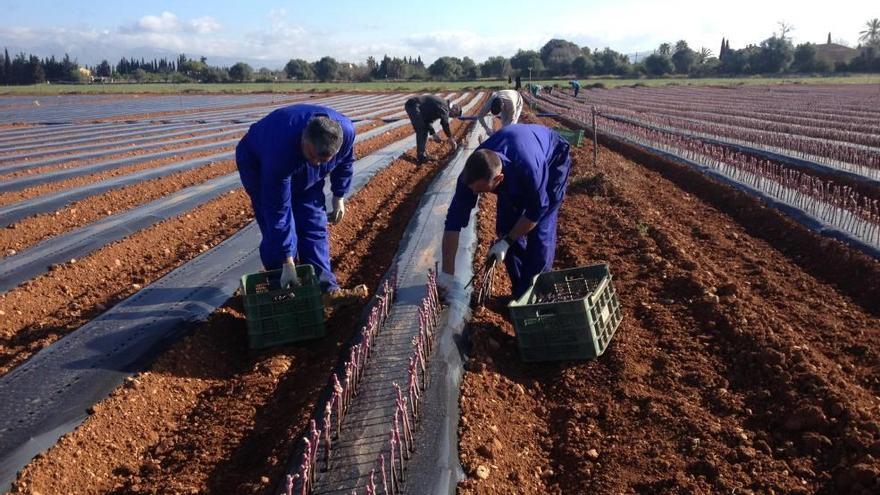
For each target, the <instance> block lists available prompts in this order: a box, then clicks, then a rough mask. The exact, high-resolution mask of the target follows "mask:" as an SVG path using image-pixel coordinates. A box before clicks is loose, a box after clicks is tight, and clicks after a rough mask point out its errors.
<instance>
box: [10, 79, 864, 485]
mask: <svg viewBox="0 0 880 495" xmlns="http://www.w3.org/2000/svg"><path fill="white" fill-rule="evenodd" d="M324 89H327V90H328V91H327V92H320V93H316V92H297V93H290V94H286V93H272V94H234V95H194V94H175V95H124V94H101V95H85V94H83V95H66V96H52V97H41V98H39V99H38V101H39V104H35V103H34V100H35V99H34V97H33V96H6V97H0V227H2V228H0V397H2V398H3V400H0V456H2V457H0V488H2V489H3V490H4V491H5V490H8V491H10V492H11V493H42V494H48V493H118V494H123V493H125V494H129V493H144V494H147V493H266V494H277V493H346V494H347V493H352V490H355V493H359V494H360V493H373V494H379V493H382V494H385V493H413V494H415V493H427V492H428V491H429V490H430V487H437V486H449V487H450V488H449V489H450V490H455V489H456V486H457V490H458V492H459V493H474V494H508V493H529V494H532V493H534V494H545V493H551V494H568V493H825V494H832V493H864V494H869V493H878V491H880V261H878V258H880V256H878V255H880V172H878V171H880V141H878V138H877V136H878V135H880V127H878V126H880V93H878V88H877V86H876V85H872V84H861V85H860V84H852V85H849V84H848V85H821V86H818V85H778V86H750V85H743V86H741V87H726V88H719V87H685V86H672V87H628V88H617V89H606V90H602V89H593V90H584V91H582V92H581V93H580V94H579V95H578V97H577V98H575V97H574V96H573V94H571V92H570V91H568V90H556V91H553V93H552V94H546V95H545V94H542V95H539V96H538V97H531V96H530V95H529V96H528V98H527V101H528V102H529V105H530V108H529V109H527V110H526V111H525V114H524V116H523V119H522V120H523V121H526V122H531V123H540V124H544V125H548V126H553V127H567V128H573V129H574V128H582V129H585V130H586V131H587V134H588V136H587V139H586V142H585V143H584V144H583V145H582V146H579V147H573V148H572V167H573V168H572V172H571V178H570V181H569V188H568V193H567V196H566V200H565V202H564V203H563V206H562V209H561V211H560V216H559V224H558V231H559V246H558V249H557V256H556V261H555V268H566V267H572V266H583V265H588V264H592V263H597V262H607V263H609V264H610V267H611V272H612V274H613V277H614V284H615V286H616V290H617V293H618V295H619V298H620V303H621V305H622V314H623V323H622V324H621V325H620V327H619V328H618V329H617V333H616V335H615V337H614V340H613V341H612V342H611V344H610V346H609V347H608V350H607V351H606V352H605V354H604V355H602V356H601V357H600V358H599V359H597V360H594V361H588V362H578V361H564V362H557V363H543V364H526V363H523V362H522V361H521V359H519V353H518V349H517V340H516V337H515V333H514V330H513V325H512V324H511V321H510V318H509V314H508V308H507V306H506V305H507V303H508V302H509V300H510V298H509V297H506V294H507V293H509V288H510V284H509V280H508V279H507V277H506V273H504V271H503V270H498V271H497V272H496V273H495V275H494V281H493V286H494V293H493V295H492V297H490V298H489V300H488V302H487V303H486V305H485V307H478V306H476V305H472V304H469V301H468V298H469V296H468V295H467V294H464V295H459V297H458V299H455V298H453V299H452V300H451V301H447V303H448V304H447V305H446V306H441V304H440V302H439V300H438V297H437V296H438V294H437V290H436V287H435V285H434V284H435V279H434V272H433V270H434V269H435V260H436V259H437V257H438V251H439V242H440V235H441V230H442V225H443V217H444V216H445V211H446V206H448V202H449V200H450V197H451V194H452V190H453V189H454V187H455V178H456V177H457V174H458V172H459V171H460V170H461V167H462V166H463V163H464V160H465V159H466V158H467V156H468V155H469V153H470V152H471V151H473V149H474V148H475V147H476V146H477V145H478V144H479V142H480V140H481V139H482V138H483V137H484V136H483V134H482V130H481V128H480V126H474V125H473V122H472V120H469V119H462V120H458V121H455V122H454V124H453V126H452V129H453V133H454V134H455V137H456V140H457V141H458V142H459V144H460V148H459V150H458V151H456V152H453V151H451V150H450V149H449V147H447V146H446V144H445V143H442V144H441V143H434V142H429V145H428V148H429V151H430V152H431V153H432V154H433V155H434V157H435V159H434V160H431V161H429V162H428V163H427V164H424V165H422V166H417V165H416V157H415V137H414V135H413V132H412V128H411V126H410V125H409V121H408V119H407V118H406V113H405V112H404V109H403V104H404V102H405V100H406V99H407V98H408V97H409V96H410V95H412V94H413V93H412V92H414V91H416V89H402V90H400V91H396V92H382V91H378V92H371V93H365V92H358V93H354V92H351V91H348V92H346V90H345V89H346V88H324ZM376 89H382V88H376ZM433 91H434V92H436V93H437V94H440V95H442V96H444V97H446V98H448V99H450V100H453V101H456V102H458V103H459V104H461V105H462V106H463V108H464V113H465V115H472V114H473V113H474V112H475V111H476V110H477V109H478V108H480V106H481V105H482V104H483V102H484V101H485V99H486V98H487V97H488V96H489V92H488V91H485V90H474V89H470V90H467V89H461V88H435V89H433ZM299 102H308V103H316V104H324V105H327V106H331V107H333V108H335V109H337V110H339V111H341V112H343V113H345V114H346V115H348V116H349V117H351V118H352V120H353V121H354V123H355V126H356V130H357V138H356V144H355V152H356V155H357V159H358V160H357V162H356V164H355V177H354V180H353V186H352V192H351V196H350V198H348V201H347V210H348V212H347V213H346V216H345V218H344V220H343V221H342V222H341V223H340V224H338V225H333V226H331V227H330V237H331V250H332V252H331V257H332V262H333V267H334V271H335V273H336V275H337V278H338V279H339V282H340V284H341V285H342V286H344V287H352V286H354V285H357V284H365V285H366V286H367V287H368V288H369V290H370V294H371V297H369V298H365V299H362V300H358V301H356V302H355V304H352V305H351V306H347V307H343V308H341V309H338V310H335V311H332V312H328V313H327V314H326V315H325V316H326V328H327V335H326V336H325V337H323V338H321V339H319V340H314V341H310V342H305V343H299V344H294V345H287V346H282V347H274V348H270V349H265V350H259V351H253V350H248V342H247V323H246V318H245V314H244V307H243V302H242V298H241V297H240V295H239V294H238V292H237V291H238V289H239V280H240V278H241V277H242V275H244V274H247V273H255V272H258V271H259V270H260V262H259V256H258V253H257V244H258V240H259V231H258V230H257V229H256V227H255V224H254V222H253V212H252V209H251V205H250V202H249V200H248V197H247V195H246V194H245V193H244V191H243V190H242V188H241V183H240V181H239V178H238V174H237V172H236V167H235V163H234V147H235V144H236V143H237V141H238V139H240V137H241V136H242V135H243V134H244V133H245V132H246V130H247V128H248V126H249V125H250V123H252V122H254V121H255V120H257V119H259V118H260V117H262V116H263V115H265V114H267V113H268V112H270V111H271V110H272V109H274V108H277V107H279V106H282V105H288V104H295V103H299ZM594 110H595V120H596V126H595V128H594V127H593V123H592V122H593V120H592V119H593V115H594ZM593 129H595V130H596V134H595V137H596V143H597V146H596V148H594V146H593V143H592V136H591V133H592V132H593ZM594 152H595V155H594ZM594 156H595V157H596V159H595V161H594ZM494 210H495V199H494V197H493V196H491V195H486V196H485V197H483V198H481V200H480V206H479V212H478V213H476V214H475V216H474V220H475V221H472V222H471V225H470V226H469V229H470V230H469V231H467V232H463V234H462V235H463V236H464V238H465V239H470V241H472V242H464V243H463V244H464V245H465V246H466V248H465V249H463V250H462V251H463V253H460V255H459V256H460V257H461V258H462V259H464V260H465V261H466V263H465V265H472V268H471V266H467V268H468V269H467V272H468V273H467V275H470V273H471V272H472V271H473V272H476V271H477V270H478V269H479V266H480V265H481V264H482V262H483V259H484V257H485V254H486V252H487V250H488V247H489V245H490V243H491V242H492V241H493V240H494V237H495V232H494ZM471 251H472V252H471ZM456 441H457V442H458V449H456V443H455V442H456Z"/></svg>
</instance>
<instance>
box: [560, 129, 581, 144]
mask: <svg viewBox="0 0 880 495" xmlns="http://www.w3.org/2000/svg"><path fill="white" fill-rule="evenodd" d="M553 130H554V131H556V132H557V133H559V135H560V136H562V137H563V138H565V140H566V141H568V144H570V145H572V146H580V145H581V143H583V142H584V130H583V129H566V128H565V127H556V128H554V129H553Z"/></svg>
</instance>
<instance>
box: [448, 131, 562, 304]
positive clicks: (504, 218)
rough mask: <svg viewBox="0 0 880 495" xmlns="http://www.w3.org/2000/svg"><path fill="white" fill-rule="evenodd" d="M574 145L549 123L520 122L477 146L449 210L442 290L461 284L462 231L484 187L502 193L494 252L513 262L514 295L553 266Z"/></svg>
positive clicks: (509, 265) (510, 266) (509, 264)
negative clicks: (457, 262)
mask: <svg viewBox="0 0 880 495" xmlns="http://www.w3.org/2000/svg"><path fill="white" fill-rule="evenodd" d="M568 148H569V146H568V142H567V141H566V140H565V139H563V138H562V137H561V136H560V135H559V134H557V133H556V132H554V131H552V130H550V129H548V128H547V127H544V126H541V125H532V124H514V125H510V126H507V127H504V128H502V129H501V130H499V131H498V132H496V133H495V134H494V135H492V137H491V138H489V139H487V140H486V141H485V142H483V144H482V145H480V146H479V147H478V148H477V150H476V151H474V153H473V154H472V155H471V156H470V157H469V158H468V160H467V162H466V163H465V166H464V170H462V172H461V174H460V175H459V176H458V183H457V185H456V188H455V195H454V196H453V198H452V203H451V204H450V205H449V211H448V212H447V213H446V227H445V232H444V233H443V246H442V258H443V260H442V261H443V268H442V270H441V273H440V274H439V275H438V278H437V282H438V284H439V285H440V286H441V288H442V290H444V291H446V292H449V291H450V290H454V289H455V288H457V287H460V285H459V284H457V283H456V281H455V278H454V274H455V255H456V251H457V250H458V237H459V233H460V231H461V229H462V228H464V227H465V226H467V224H468V220H469V219H470V216H471V210H473V208H474V206H476V204H477V196H478V195H479V194H480V193H494V194H497V195H498V216H497V219H496V222H495V232H496V234H497V235H498V240H497V241H495V243H494V244H493V245H492V247H491V248H490V249H489V257H490V258H492V257H494V258H495V259H496V260H498V261H503V262H504V264H505V265H506V266H507V272H508V273H509V274H510V279H511V281H512V282H513V297H515V298H519V297H520V296H522V294H523V293H525V291H526V290H527V289H528V288H529V286H530V285H531V283H532V279H533V278H534V276H535V275H537V274H539V273H542V272H545V271H547V270H549V269H550V268H551V267H552V266H553V258H554V257H555V255H556V219H557V214H558V212H559V206H560V205H561V204H562V200H563V198H564V197H565V189H566V186H567V184H568V174H569V171H570V169H571V157H570V156H569V153H568Z"/></svg>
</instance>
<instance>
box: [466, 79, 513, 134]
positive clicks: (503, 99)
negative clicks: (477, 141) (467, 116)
mask: <svg viewBox="0 0 880 495" xmlns="http://www.w3.org/2000/svg"><path fill="white" fill-rule="evenodd" d="M522 109H523V100H522V96H520V95H519V92H517V91H514V90H512V89H503V90H501V91H496V92H494V93H492V96H490V97H489V99H488V100H486V103H485V104H484V105H483V108H482V109H480V112H479V113H478V114H477V119H478V120H479V121H480V125H482V126H483V129H486V134H488V135H490V136H491V135H492V133H493V132H495V131H494V130H492V128H491V127H489V126H488V125H486V119H485V117H486V114H487V113H489V112H492V115H494V116H496V117H499V118H500V119H501V127H504V126H508V125H510V124H516V123H517V122H519V116H520V114H521V113H522Z"/></svg>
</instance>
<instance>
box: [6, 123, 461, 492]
mask: <svg viewBox="0 0 880 495" xmlns="http://www.w3.org/2000/svg"><path fill="white" fill-rule="evenodd" d="M465 125H466V124H465V123H456V124H455V125H454V127H455V130H456V133H457V135H458V136H459V137H460V136H461V135H462V134H463V133H464V131H465V129H464V127H465ZM429 150H431V151H432V152H433V153H435V154H437V155H438V156H439V157H440V159H441V160H446V159H448V153H447V152H446V150H447V148H446V146H445V144H444V145H438V144H434V143H430V144H429ZM414 161H415V153H414V150H410V151H409V152H407V154H406V156H404V157H402V158H400V159H398V160H396V161H395V162H393V163H392V164H391V165H390V166H389V167H388V168H386V169H385V170H383V171H381V172H380V173H378V174H377V175H376V177H374V178H373V180H371V181H370V183H369V184H368V185H367V186H366V187H365V188H364V189H363V190H361V191H360V192H359V193H358V194H357V195H355V196H354V197H353V198H351V199H350V200H349V201H348V205H347V211H346V217H345V219H344V220H343V222H342V223H341V224H340V225H339V226H335V227H333V228H332V229H331V248H332V256H333V265H334V271H335V273H336V275H337V277H338V278H339V281H340V283H341V284H342V285H343V286H352V285H355V284H358V283H365V284H367V286H368V287H375V286H376V285H377V284H378V282H379V280H380V279H381V277H382V275H383V274H384V273H385V271H387V269H388V267H389V266H390V264H391V262H392V260H393V257H394V255H395V252H396V250H397V245H398V243H399V242H400V239H401V237H402V235H403V232H404V230H405V228H406V224H407V222H408V221H409V217H410V215H411V213H412V211H413V210H414V209H415V207H416V206H417V205H418V203H419V201H420V199H421V195H422V193H423V192H424V190H425V189H426V188H427V186H428V184H429V183H430V180H431V178H432V177H433V176H434V175H435V174H436V173H437V172H438V171H439V169H440V167H439V165H438V164H437V163H429V164H426V165H423V166H421V167H416V166H415V165H414ZM255 242H256V241H255ZM239 301H240V300H239V299H238V298H233V299H231V300H230V301H229V302H228V304H227V306H226V307H224V308H222V309H221V310H219V311H218V312H216V313H215V314H214V315H213V316H212V318H211V319H210V321H209V322H207V323H206V324H204V325H201V326H200V327H199V328H198V329H196V330H195V332H194V333H193V334H192V335H191V336H189V337H187V338H185V339H184V340H182V341H180V342H178V343H177V344H175V345H174V346H173V347H172V349H171V350H170V351H169V352H167V353H165V354H164V355H162V356H161V357H160V358H159V359H158V360H157V362H156V363H155V364H154V365H153V367H152V368H151V370H150V371H148V372H145V373H142V374H141V375H139V376H138V377H137V378H136V379H135V380H133V381H130V382H129V384H128V385H127V386H125V387H121V388H119V389H117V390H116V391H115V392H114V393H113V394H112V395H111V396H110V397H109V398H108V399H106V400H105V401H103V402H101V403H100V404H98V406H97V407H95V412H94V414H92V415H91V416H90V417H89V418H88V419H87V420H86V421H85V423H84V424H83V425H81V426H80V427H79V428H78V429H77V430H75V431H74V432H72V433H70V434H68V435H66V436H65V437H63V438H62V439H61V440H60V441H59V442H58V444H57V445H56V446H55V447H53V448H52V449H51V450H50V451H48V452H47V453H45V454H44V455H43V456H41V457H40V458H38V459H35V460H34V461H33V462H32V463H31V464H30V465H29V466H28V467H27V468H26V469H25V470H24V471H23V472H22V473H21V474H20V478H19V481H18V482H17V483H16V485H15V487H14V489H13V491H14V492H28V491H32V490H37V491H40V492H43V493H57V492H59V491H63V492H75V493H107V492H108V491H109V492H113V493H203V492H211V493H254V492H257V493H259V492H265V491H266V490H267V489H269V488H270V487H271V486H273V484H274V483H275V482H277V480H278V478H279V477H280V476H281V475H282V473H283V468H284V465H285V463H286V461H287V456H288V455H289V454H290V451H291V447H292V446H293V445H294V444H295V443H296V442H298V441H299V438H300V437H301V434H302V431H303V429H304V428H305V426H306V423H307V421H308V419H309V418H310V417H311V414H312V412H313V409H314V404H315V401H316V400H317V398H318V396H319V394H320V393H321V392H322V391H323V390H325V387H326V383H327V382H326V380H327V379H328V378H329V374H330V371H331V369H332V368H333V366H334V365H335V364H336V363H337V362H338V359H339V357H340V353H341V352H343V349H344V343H346V342H347V341H348V340H349V339H350V338H351V337H352V336H353V334H354V332H355V330H356V328H357V324H358V321H359V317H360V313H361V310H362V308H361V307H352V308H348V309H346V310H339V311H336V312H334V313H333V314H332V315H331V316H330V318H329V319H328V321H327V328H328V330H329V336H328V337H327V338H325V339H322V340H320V341H316V342H312V343H307V344H303V345H300V346H293V347H284V348H277V349H272V350H269V351H265V352H259V353H257V352H250V353H249V352H247V351H246V350H244V349H245V347H246V343H245V322H244V318H243V315H242V312H241V307H240V302H239ZM74 464H75V465H76V466H77V469H69V466H71V465H74Z"/></svg>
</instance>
